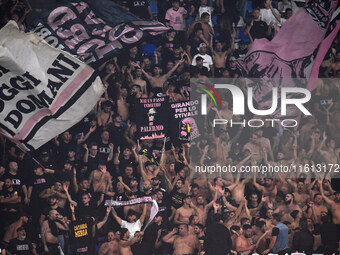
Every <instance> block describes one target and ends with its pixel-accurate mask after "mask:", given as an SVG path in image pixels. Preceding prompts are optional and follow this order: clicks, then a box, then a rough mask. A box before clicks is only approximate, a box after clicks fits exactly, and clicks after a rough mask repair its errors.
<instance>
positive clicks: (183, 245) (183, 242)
mask: <svg viewBox="0 0 340 255" xmlns="http://www.w3.org/2000/svg"><path fill="white" fill-rule="evenodd" d="M177 233H178V235H176V234H177ZM163 242H165V243H171V244H173V247H174V252H173V255H181V254H195V253H197V251H198V252H200V251H201V244H200V242H199V240H198V239H197V237H196V236H195V235H190V234H189V228H188V225H187V224H180V225H179V226H178V229H177V228H174V229H173V230H172V231H171V232H170V233H168V234H167V235H165V236H164V237H163Z"/></svg>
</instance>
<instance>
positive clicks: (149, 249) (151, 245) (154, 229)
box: [133, 223, 160, 255]
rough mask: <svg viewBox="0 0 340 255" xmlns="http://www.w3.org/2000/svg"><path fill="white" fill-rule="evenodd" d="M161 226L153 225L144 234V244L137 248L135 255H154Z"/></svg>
mask: <svg viewBox="0 0 340 255" xmlns="http://www.w3.org/2000/svg"><path fill="white" fill-rule="evenodd" d="M159 229H160V226H158V225H157V224H156V223H152V224H151V225H150V226H149V227H148V228H147V229H146V230H145V232H144V236H143V240H142V243H141V244H140V245H139V246H138V247H136V248H137V249H135V250H134V253H133V254H136V255H144V254H153V252H154V250H155V242H156V239H157V234H158V230H159Z"/></svg>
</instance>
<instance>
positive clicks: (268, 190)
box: [253, 173, 277, 198]
mask: <svg viewBox="0 0 340 255" xmlns="http://www.w3.org/2000/svg"><path fill="white" fill-rule="evenodd" d="M253 185H254V186H255V188H256V189H257V190H258V191H261V192H262V194H263V196H264V197H267V196H269V197H270V198H274V197H275V196H276V194H277V187H276V182H275V181H274V180H273V179H272V178H266V179H265V182H264V186H262V185H260V184H258V183H257V182H256V173H255V176H254V179H253Z"/></svg>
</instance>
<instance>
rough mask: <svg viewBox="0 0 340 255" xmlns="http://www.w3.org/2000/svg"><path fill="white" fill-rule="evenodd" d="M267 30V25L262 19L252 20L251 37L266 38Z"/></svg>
mask: <svg viewBox="0 0 340 255" xmlns="http://www.w3.org/2000/svg"><path fill="white" fill-rule="evenodd" d="M267 30H268V25H267V23H266V22H264V21H261V20H260V21H254V22H253V26H252V27H251V29H250V35H251V37H252V38H253V39H254V40H255V39H261V38H266V37H267V35H266V32H267Z"/></svg>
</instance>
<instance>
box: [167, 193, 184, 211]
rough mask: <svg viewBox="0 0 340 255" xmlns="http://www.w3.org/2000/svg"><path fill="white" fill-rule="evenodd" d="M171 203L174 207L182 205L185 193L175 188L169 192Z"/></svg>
mask: <svg viewBox="0 0 340 255" xmlns="http://www.w3.org/2000/svg"><path fill="white" fill-rule="evenodd" d="M170 196H171V205H172V206H173V207H174V208H175V209H178V208H180V207H181V206H182V205H183V200H184V198H185V196H186V194H185V193H180V192H178V191H177V190H176V191H174V190H173V191H172V192H171V194H170Z"/></svg>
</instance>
